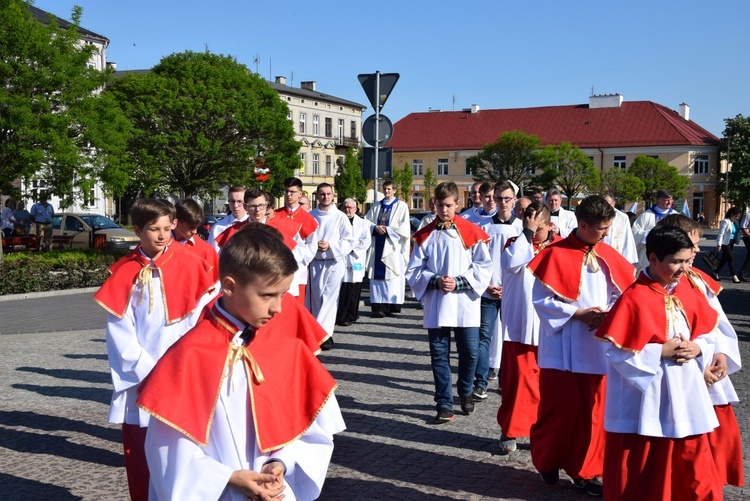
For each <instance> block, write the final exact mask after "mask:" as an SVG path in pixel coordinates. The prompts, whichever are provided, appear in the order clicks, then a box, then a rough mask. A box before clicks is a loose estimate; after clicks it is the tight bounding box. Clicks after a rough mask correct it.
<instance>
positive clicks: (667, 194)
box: [656, 190, 672, 198]
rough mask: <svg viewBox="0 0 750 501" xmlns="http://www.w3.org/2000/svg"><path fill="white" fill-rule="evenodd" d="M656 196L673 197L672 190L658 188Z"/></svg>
mask: <svg viewBox="0 0 750 501" xmlns="http://www.w3.org/2000/svg"><path fill="white" fill-rule="evenodd" d="M656 198H672V192H671V191H669V190H656Z"/></svg>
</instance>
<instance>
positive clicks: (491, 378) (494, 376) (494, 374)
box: [487, 369, 497, 381]
mask: <svg viewBox="0 0 750 501" xmlns="http://www.w3.org/2000/svg"><path fill="white" fill-rule="evenodd" d="M495 379H497V372H495V369H490V372H489V373H488V374H487V380H488V381H494V380H495Z"/></svg>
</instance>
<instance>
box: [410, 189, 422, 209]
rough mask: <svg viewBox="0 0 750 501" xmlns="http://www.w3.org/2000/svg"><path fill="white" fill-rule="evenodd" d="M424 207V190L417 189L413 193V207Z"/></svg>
mask: <svg viewBox="0 0 750 501" xmlns="http://www.w3.org/2000/svg"><path fill="white" fill-rule="evenodd" d="M423 207H424V197H423V196H422V192H420V191H415V192H414V193H413V194H412V195H411V208H412V209H421V208H423Z"/></svg>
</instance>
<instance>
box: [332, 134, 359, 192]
mask: <svg viewBox="0 0 750 501" xmlns="http://www.w3.org/2000/svg"><path fill="white" fill-rule="evenodd" d="M336 165H337V166H338V172H337V173H336V178H335V181H334V185H335V188H336V193H337V194H338V197H339V202H343V201H344V200H345V199H347V198H354V199H356V200H357V202H358V203H364V201H365V200H366V199H367V182H366V181H365V180H364V179H363V178H362V159H361V157H360V156H359V155H358V154H357V152H356V151H355V150H354V148H353V147H351V146H350V147H349V148H348V149H347V150H346V156H345V157H344V158H343V159H338V160H336Z"/></svg>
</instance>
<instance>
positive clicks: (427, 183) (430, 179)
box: [422, 167, 438, 208]
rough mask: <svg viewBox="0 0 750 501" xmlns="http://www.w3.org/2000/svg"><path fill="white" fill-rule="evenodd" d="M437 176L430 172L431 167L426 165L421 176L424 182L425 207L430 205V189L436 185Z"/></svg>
mask: <svg viewBox="0 0 750 501" xmlns="http://www.w3.org/2000/svg"><path fill="white" fill-rule="evenodd" d="M437 183H438V181H437V178H436V177H435V174H434V173H433V172H432V167H427V169H426V170H425V171H424V177H423V178H422V184H424V203H425V205H426V207H425V208H429V207H430V198H432V190H433V189H435V186H437Z"/></svg>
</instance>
